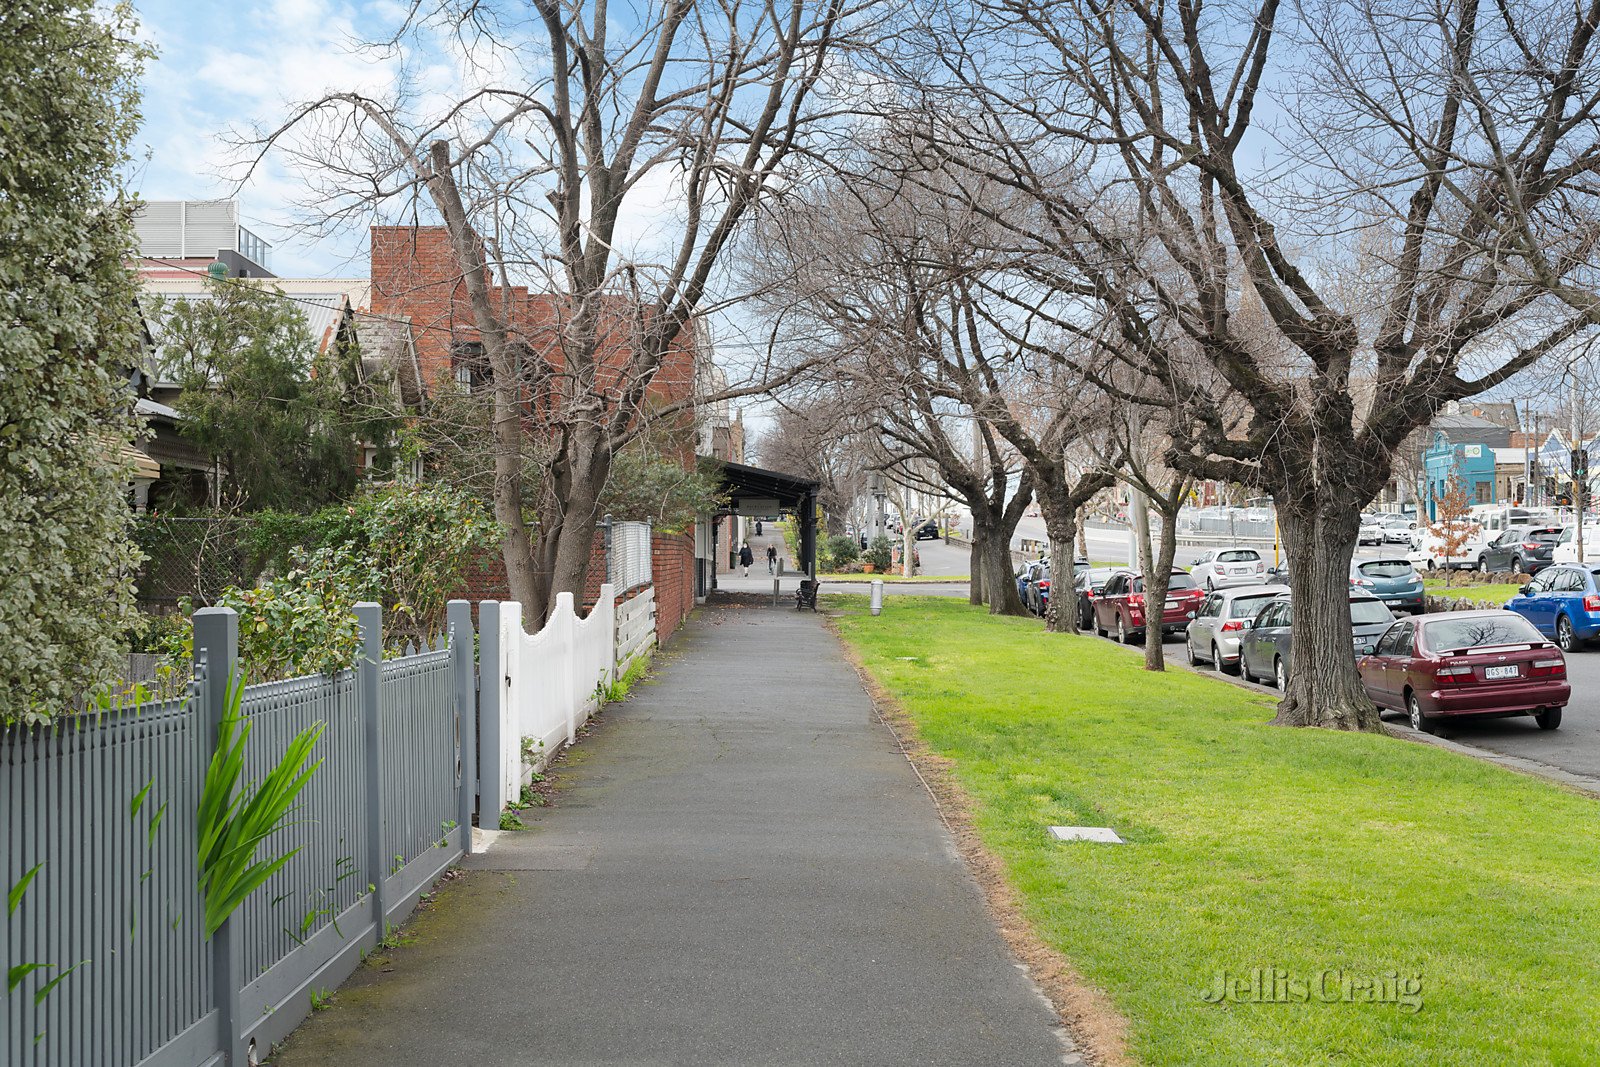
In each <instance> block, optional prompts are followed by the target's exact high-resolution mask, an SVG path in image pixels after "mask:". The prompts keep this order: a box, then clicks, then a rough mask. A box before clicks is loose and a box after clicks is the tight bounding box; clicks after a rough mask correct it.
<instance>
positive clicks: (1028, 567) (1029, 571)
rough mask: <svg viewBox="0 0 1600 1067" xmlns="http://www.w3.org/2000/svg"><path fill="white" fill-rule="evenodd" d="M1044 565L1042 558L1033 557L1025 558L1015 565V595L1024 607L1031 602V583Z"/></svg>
mask: <svg viewBox="0 0 1600 1067" xmlns="http://www.w3.org/2000/svg"><path fill="white" fill-rule="evenodd" d="M1044 566H1045V562H1044V560H1042V559H1034V560H1025V561H1023V562H1022V563H1021V564H1019V565H1018V567H1017V574H1016V582H1017V596H1018V598H1019V599H1021V601H1022V603H1023V606H1024V607H1026V606H1028V605H1029V604H1031V603H1032V597H1031V595H1030V594H1031V590H1032V588H1033V583H1034V582H1035V581H1036V580H1037V579H1038V576H1039V572H1040V570H1041V569H1042V568H1043V567H1044Z"/></svg>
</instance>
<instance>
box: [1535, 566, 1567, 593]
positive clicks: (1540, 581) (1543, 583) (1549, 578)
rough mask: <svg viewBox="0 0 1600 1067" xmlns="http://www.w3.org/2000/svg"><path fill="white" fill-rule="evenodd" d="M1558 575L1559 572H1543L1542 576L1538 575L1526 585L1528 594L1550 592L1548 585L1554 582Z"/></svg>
mask: <svg viewBox="0 0 1600 1067" xmlns="http://www.w3.org/2000/svg"><path fill="white" fill-rule="evenodd" d="M1560 573H1561V572H1560V571H1545V572H1544V573H1543V574H1541V575H1539V576H1538V577H1537V578H1535V579H1534V580H1533V581H1531V582H1529V583H1528V592H1529V594H1533V593H1548V592H1549V591H1550V583H1551V582H1553V581H1555V580H1556V575H1558V574H1560Z"/></svg>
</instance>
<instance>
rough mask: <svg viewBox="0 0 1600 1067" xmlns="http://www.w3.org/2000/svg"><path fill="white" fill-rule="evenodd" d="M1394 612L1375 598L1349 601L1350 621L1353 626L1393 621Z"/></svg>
mask: <svg viewBox="0 0 1600 1067" xmlns="http://www.w3.org/2000/svg"><path fill="white" fill-rule="evenodd" d="M1393 621H1394V614H1393V613H1392V612H1390V611H1389V609H1388V608H1386V607H1384V606H1383V601H1381V600H1377V599H1362V600H1352V601H1350V623H1351V625H1353V626H1371V625H1372V624H1373V623H1377V622H1393Z"/></svg>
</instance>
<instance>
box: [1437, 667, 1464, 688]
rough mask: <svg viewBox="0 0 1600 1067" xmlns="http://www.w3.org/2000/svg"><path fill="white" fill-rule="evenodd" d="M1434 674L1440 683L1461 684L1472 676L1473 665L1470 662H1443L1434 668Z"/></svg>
mask: <svg viewBox="0 0 1600 1067" xmlns="http://www.w3.org/2000/svg"><path fill="white" fill-rule="evenodd" d="M1433 676H1434V677H1435V678H1436V679H1438V681H1439V684H1440V685H1460V684H1461V683H1463V682H1465V681H1468V680H1469V679H1471V678H1472V665H1471V664H1469V663H1449V664H1445V663H1441V664H1439V665H1438V666H1437V667H1435V668H1434V669H1433Z"/></svg>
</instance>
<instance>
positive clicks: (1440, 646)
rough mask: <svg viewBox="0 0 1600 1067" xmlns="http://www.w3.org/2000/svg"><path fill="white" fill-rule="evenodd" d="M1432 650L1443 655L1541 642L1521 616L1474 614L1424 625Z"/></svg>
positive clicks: (1537, 633)
mask: <svg viewBox="0 0 1600 1067" xmlns="http://www.w3.org/2000/svg"><path fill="white" fill-rule="evenodd" d="M1422 632H1423V634H1424V635H1425V637H1424V639H1425V640H1426V642H1427V645H1428V647H1429V648H1431V649H1433V650H1434V651H1436V652H1444V651H1446V650H1448V649H1452V648H1481V647H1482V646H1484V645H1520V644H1524V643H1531V642H1542V641H1543V640H1544V638H1542V637H1540V636H1539V631H1538V630H1535V629H1534V628H1533V625H1532V624H1531V623H1529V622H1528V620H1527V619H1524V618H1523V617H1522V616H1521V615H1515V614H1513V613H1511V612H1509V611H1508V612H1506V613H1505V614H1504V615H1471V616H1468V617H1467V618H1464V619H1436V620H1434V621H1433V622H1429V623H1426V624H1424V625H1423V628H1422Z"/></svg>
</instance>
